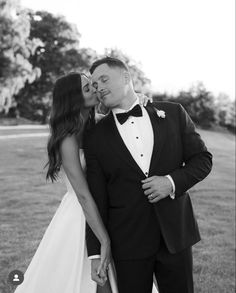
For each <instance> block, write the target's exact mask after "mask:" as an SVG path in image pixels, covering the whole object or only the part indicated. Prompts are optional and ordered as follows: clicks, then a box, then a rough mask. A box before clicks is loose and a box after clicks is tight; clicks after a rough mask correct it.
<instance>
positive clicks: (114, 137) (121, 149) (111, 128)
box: [104, 112, 144, 176]
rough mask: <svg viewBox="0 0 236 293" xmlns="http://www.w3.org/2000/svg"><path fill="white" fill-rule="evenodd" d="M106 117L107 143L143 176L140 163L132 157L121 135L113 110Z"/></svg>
mask: <svg viewBox="0 0 236 293" xmlns="http://www.w3.org/2000/svg"><path fill="white" fill-rule="evenodd" d="M105 119H106V123H105V124H104V126H105V128H106V143H108V144H110V146H111V147H112V150H113V151H114V152H115V154H117V155H118V156H119V157H120V158H121V159H122V160H124V161H125V162H126V163H127V164H129V165H130V166H131V167H132V168H133V169H134V170H136V171H137V172H138V173H139V174H140V175H141V176H143V175H144V173H143V171H142V170H141V169H140V167H139V165H138V164H137V163H136V161H135V160H134V158H133V157H132V155H131V153H130V151H129V150H128V148H127V147H126V145H125V143H124V141H123V139H122V137H121V136H120V133H119V131H118V129H117V127H116V123H115V120H114V117H113V114H112V112H111V113H110V114H109V115H108V117H107V118H105ZM104 122H105V121H104Z"/></svg>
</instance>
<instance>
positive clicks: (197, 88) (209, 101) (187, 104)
mask: <svg viewBox="0 0 236 293" xmlns="http://www.w3.org/2000/svg"><path fill="white" fill-rule="evenodd" d="M159 97H160V99H159ZM153 99H154V100H166V101H170V102H175V103H180V104H181V105H182V106H183V107H184V108H185V110H186V111H187V112H188V114H189V116H190V117H191V118H192V120H193V121H194V122H195V123H196V124H198V125H200V126H202V127H206V128H209V127H211V126H212V125H213V124H214V123H215V121H216V117H215V108H214V97H213V95H212V94H211V92H209V91H207V90H206V88H205V86H204V85H203V83H201V82H199V83H197V84H196V85H194V86H192V87H191V88H190V89H189V90H187V91H180V92H179V93H178V95H177V96H172V95H167V94H164V95H161V94H154V95H153Z"/></svg>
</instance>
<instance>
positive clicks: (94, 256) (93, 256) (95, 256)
mask: <svg viewBox="0 0 236 293" xmlns="http://www.w3.org/2000/svg"><path fill="white" fill-rule="evenodd" d="M97 258H101V255H99V254H96V255H90V256H89V257H88V259H97Z"/></svg>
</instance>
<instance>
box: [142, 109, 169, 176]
mask: <svg viewBox="0 0 236 293" xmlns="http://www.w3.org/2000/svg"><path fill="white" fill-rule="evenodd" d="M145 108H146V110H147V112H148V114H149V117H150V120H151V123H152V128H153V135H154V143H153V150H152V157H151V163H150V167H149V176H153V175H154V174H153V171H154V167H155V166H156V165H157V163H158V160H159V159H160V156H161V150H162V148H163V145H164V142H165V140H166V137H167V122H166V120H165V119H166V118H161V117H158V116H157V112H156V108H155V107H154V106H147V107H145Z"/></svg>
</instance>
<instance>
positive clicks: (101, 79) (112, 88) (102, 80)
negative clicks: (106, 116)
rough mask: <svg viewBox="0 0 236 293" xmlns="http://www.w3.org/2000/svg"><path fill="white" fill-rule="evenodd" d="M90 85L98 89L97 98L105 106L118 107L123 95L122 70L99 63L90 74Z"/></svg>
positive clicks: (124, 86) (123, 81) (124, 87)
mask: <svg viewBox="0 0 236 293" xmlns="http://www.w3.org/2000/svg"><path fill="white" fill-rule="evenodd" d="M92 85H93V86H94V88H95V89H96V90H97V91H98V98H99V99H100V101H101V102H102V103H103V104H104V105H105V106H106V107H108V108H111V109H112V108H115V107H119V106H120V104H121V102H122V100H123V99H124V97H125V95H124V94H125V89H126V83H125V77H124V70H123V69H122V68H119V67H109V66H108V65H107V64H101V65H99V66H98V67H97V68H96V69H95V70H94V72H93V74H92Z"/></svg>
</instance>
